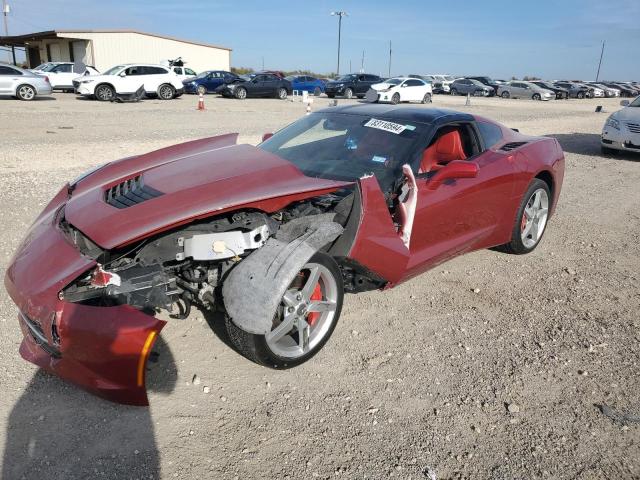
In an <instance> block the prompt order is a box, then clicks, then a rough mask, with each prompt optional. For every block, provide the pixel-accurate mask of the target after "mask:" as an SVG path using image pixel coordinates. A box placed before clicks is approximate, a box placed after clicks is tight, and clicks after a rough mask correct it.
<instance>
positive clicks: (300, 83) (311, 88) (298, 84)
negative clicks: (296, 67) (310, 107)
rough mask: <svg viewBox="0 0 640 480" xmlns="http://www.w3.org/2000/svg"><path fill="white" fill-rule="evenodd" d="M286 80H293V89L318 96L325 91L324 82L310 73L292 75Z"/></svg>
mask: <svg viewBox="0 0 640 480" xmlns="http://www.w3.org/2000/svg"><path fill="white" fill-rule="evenodd" d="M285 80H289V81H290V82H291V88H292V89H293V91H296V90H297V91H298V92H309V93H313V94H314V95H315V96H316V97H318V96H320V94H322V93H323V92H324V82H323V81H322V80H320V79H319V78H315V77H310V76H309V75H290V76H288V77H285Z"/></svg>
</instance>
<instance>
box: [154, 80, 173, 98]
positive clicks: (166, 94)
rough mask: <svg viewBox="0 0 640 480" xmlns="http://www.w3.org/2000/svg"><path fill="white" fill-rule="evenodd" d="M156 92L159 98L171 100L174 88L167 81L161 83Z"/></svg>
mask: <svg viewBox="0 0 640 480" xmlns="http://www.w3.org/2000/svg"><path fill="white" fill-rule="evenodd" d="M157 93H158V98H159V99H160V100H171V99H172V98H173V97H174V96H175V94H176V89H175V88H173V86H171V85H169V84H168V83H163V84H162V85H160V86H159V87H158V92H157Z"/></svg>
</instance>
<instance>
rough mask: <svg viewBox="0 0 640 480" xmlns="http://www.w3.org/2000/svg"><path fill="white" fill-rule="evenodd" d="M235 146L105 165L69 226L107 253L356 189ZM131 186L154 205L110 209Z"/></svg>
mask: <svg viewBox="0 0 640 480" xmlns="http://www.w3.org/2000/svg"><path fill="white" fill-rule="evenodd" d="M236 138H237V134H230V135H223V136H219V137H213V138H209V139H203V140H197V141H195V142H189V143H186V144H181V145H175V146H173V147H168V148H165V149H162V150H158V151H155V152H151V153H147V154H145V155H140V156H138V157H132V158H128V159H124V160H120V161H117V162H113V163H111V164H108V165H106V166H104V167H102V168H101V169H99V170H98V171H96V172H95V173H93V174H91V175H89V176H87V177H85V178H84V179H82V180H81V181H80V182H79V183H78V184H77V186H75V188H72V193H71V196H70V198H69V199H68V201H67V204H66V206H65V212H64V215H65V219H66V221H67V222H68V223H69V224H71V225H73V226H74V227H75V228H77V229H78V230H79V231H81V232H82V233H83V234H84V235H86V236H87V237H88V238H90V239H91V240H92V241H93V242H95V243H96V244H97V245H99V246H100V247H102V248H105V249H107V250H110V249H114V248H118V247H122V246H124V245H126V244H128V243H131V242H135V241H137V240H140V239H143V238H145V237H148V236H150V235H153V234H156V233H158V232H161V231H165V230H168V229H171V228H175V227H177V226H180V225H184V224H186V223H190V222H192V221H194V220H196V219H200V218H206V217H209V216H212V215H216V214H220V213H223V212H226V211H230V210H234V209H237V208H239V207H243V208H253V209H259V210H263V211H267V212H274V211H277V210H279V209H281V208H283V207H285V206H286V205H287V204H289V203H291V202H292V201H296V200H301V199H303V198H308V197H311V196H315V195H319V194H322V193H327V192H330V191H333V190H336V189H338V188H341V187H344V186H346V185H349V184H351V182H338V181H334V180H325V179H320V178H311V177H307V176H305V175H304V174H303V173H302V172H301V171H300V170H299V169H298V168H297V167H296V166H294V165H293V164H292V163H290V162H288V161H286V160H283V159H281V158H280V157H278V156H276V155H273V154H271V153H269V152H266V151H264V150H261V149H259V148H256V147H253V146H251V145H235V141H236ZM134 178H136V179H138V180H137V181H138V183H137V185H138V187H135V188H136V190H134V192H135V193H138V194H142V195H144V194H148V193H149V192H151V193H152V196H153V195H156V196H155V198H151V199H147V200H142V201H139V200H137V201H134V202H133V205H130V206H127V207H125V208H117V207H116V206H112V205H111V204H109V203H107V198H106V197H107V192H108V191H109V189H111V188H113V187H116V189H118V188H122V189H124V188H125V185H129V186H127V187H126V188H133V187H130V185H131V183H130V182H127V181H129V180H131V179H134ZM124 182H127V183H126V184H125V183H124ZM141 183H143V184H144V186H143V187H139V186H140V184H141ZM119 186H120V187H119ZM138 188H142V189H143V190H144V191H142V192H141V191H140V189H138ZM130 198H131V197H130ZM132 198H140V196H137V197H136V196H135V195H134V196H133V197H132Z"/></svg>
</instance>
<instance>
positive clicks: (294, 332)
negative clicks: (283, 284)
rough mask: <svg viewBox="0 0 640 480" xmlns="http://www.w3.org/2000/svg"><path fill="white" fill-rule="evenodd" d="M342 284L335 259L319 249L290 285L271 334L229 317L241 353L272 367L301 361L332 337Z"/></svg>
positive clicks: (230, 327)
mask: <svg viewBox="0 0 640 480" xmlns="http://www.w3.org/2000/svg"><path fill="white" fill-rule="evenodd" d="M343 288H344V287H343V283H342V275H341V273H340V269H339V267H338V265H337V264H336V262H335V261H334V260H333V258H331V257H330V256H329V255H326V254H324V253H319V252H318V253H316V254H315V255H314V256H313V257H311V259H310V260H309V261H308V262H307V263H306V264H305V265H304V266H303V267H302V269H301V270H300V272H299V273H298V275H297V276H296V278H295V279H294V281H293V282H292V283H291V285H289V288H288V289H287V291H286V292H285V294H284V295H283V297H282V299H281V301H280V305H279V306H278V310H277V311H276V314H275V316H274V318H273V325H272V328H271V331H270V332H269V333H268V334H266V335H254V334H251V333H247V332H245V331H244V330H242V329H240V328H238V327H237V326H236V325H235V324H234V323H233V321H232V320H231V319H230V318H228V317H227V319H226V328H227V333H228V334H229V339H230V340H231V342H232V343H233V345H234V346H235V347H236V348H237V350H238V351H239V352H240V353H241V354H242V355H244V356H245V357H247V358H248V359H249V360H252V361H254V362H256V363H259V364H262V365H265V366H268V367H272V368H290V367H295V366H296V365H300V364H301V363H304V362H306V361H307V360H309V359H310V358H311V357H313V356H314V355H315V354H316V353H318V352H319V351H320V349H321V348H322V347H323V346H324V345H325V344H326V343H327V341H328V340H329V337H331V334H332V333H333V330H334V329H335V327H336V324H337V323H338V319H339V318H340V311H341V310H342V300H343V295H344V293H343Z"/></svg>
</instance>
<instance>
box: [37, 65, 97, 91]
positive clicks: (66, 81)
mask: <svg viewBox="0 0 640 480" xmlns="http://www.w3.org/2000/svg"><path fill="white" fill-rule="evenodd" d="M31 71H32V72H33V73H37V74H38V75H43V76H46V77H48V78H49V82H51V88H53V89H54V90H71V91H73V79H74V78H77V77H78V76H80V75H98V74H99V73H100V72H98V70H96V69H95V68H93V67H91V66H89V65H85V64H83V63H74V62H48V63H45V64H42V65H40V66H38V67H36V68H34V69H33V70H31Z"/></svg>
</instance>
